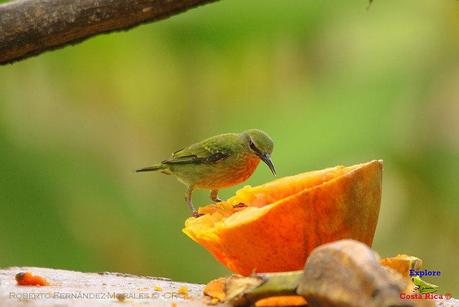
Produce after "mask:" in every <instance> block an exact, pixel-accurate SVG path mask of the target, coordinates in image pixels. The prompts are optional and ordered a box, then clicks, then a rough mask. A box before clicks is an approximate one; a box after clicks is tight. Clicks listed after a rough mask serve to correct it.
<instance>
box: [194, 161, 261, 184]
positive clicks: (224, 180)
mask: <svg viewBox="0 0 459 307" xmlns="http://www.w3.org/2000/svg"><path fill="white" fill-rule="evenodd" d="M258 163H260V159H259V158H258V157H256V156H252V155H247V156H242V157H232V158H229V159H226V160H225V161H222V163H221V164H220V163H218V164H219V165H217V164H216V165H214V166H213V168H214V171H212V172H210V173H209V176H204V177H206V178H204V177H203V178H202V180H200V181H201V182H199V183H197V186H198V187H201V188H206V189H219V188H224V187H229V186H233V185H236V184H239V183H241V182H244V181H246V180H247V179H248V178H249V177H250V176H251V175H252V174H253V172H254V171H255V169H256V168H257V166H258Z"/></svg>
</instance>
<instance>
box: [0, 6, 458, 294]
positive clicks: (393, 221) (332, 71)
mask: <svg viewBox="0 0 459 307" xmlns="http://www.w3.org/2000/svg"><path fill="white" fill-rule="evenodd" d="M366 7H367V1H365V0H358V1H357V0H355V1H299V0H295V1H288V2H284V1H274V0H272V1H242V0H232V1H221V2H219V3H214V4H211V5H207V6H204V7H200V8H198V9H194V10H191V11H188V12H186V13H184V14H182V15H179V16H175V17H172V18H170V19H168V20H165V21H161V22H158V23H153V24H149V25H144V26H141V27H138V28H135V29H133V30H131V31H128V32H120V33H114V34H109V35H102V36H98V37H96V38H93V39H90V40H88V41H86V42H84V43H82V44H80V45H77V46H74V47H67V48H65V49H62V50H58V51H54V52H48V53H45V54H43V55H41V56H38V57H35V58H31V59H28V60H25V61H22V62H19V63H15V64H13V65H8V66H4V67H1V68H0V102H1V103H0V174H1V176H0V244H1V248H0V266H1V267H5V266H19V265H33V266H45V267H55V268H66V269H75V270H83V271H121V272H130V273H138V274H148V275H154V276H165V277H170V278H173V279H176V280H182V281H189V282H206V281H208V280H210V279H211V278H214V277H217V276H222V275H224V274H228V271H226V269H225V268H224V267H223V266H222V265H220V264H219V263H217V262H216V260H214V259H213V258H212V257H211V256H210V255H209V254H208V253H207V252H206V251H204V250H203V248H201V247H200V246H198V245H197V244H195V243H194V242H192V241H191V240H190V239H188V238H187V237H186V236H185V235H184V234H183V233H182V232H181V229H182V226H183V222H184V220H185V219H186V218H187V217H188V216H189V214H190V212H189V210H188V208H187V207H186V205H185V203H184V201H183V194H184V191H185V190H184V186H182V185H181V184H180V183H179V182H177V181H176V180H175V179H174V177H172V176H164V175H162V174H135V173H133V170H134V169H136V168H138V167H142V166H147V165H149V164H151V163H152V162H156V161H159V160H162V159H164V158H166V157H168V156H169V154H170V153H171V152H173V151H175V150H176V149H179V148H181V147H183V146H184V145H187V144H189V143H192V142H195V141H199V140H201V139H202V138H205V137H208V136H212V135H215V134H218V133H223V132H229V131H234V132H238V131H242V130H244V129H247V128H253V127H256V128H260V129H263V130H266V131H267V132H268V133H269V134H270V135H271V136H272V137H273V139H274V140H275V145H276V146H275V150H274V154H273V159H274V162H275V164H276V166H277V169H278V173H279V175H280V176H284V175H291V174H296V173H299V172H303V171H307V170H313V169H320V168H325V167H329V166H334V165H337V164H354V163H359V162H363V161H367V160H371V159H383V160H384V183H383V201H382V207H381V212H380V219H379V223H378V228H377V232H376V235H375V242H374V246H373V247H374V248H375V249H376V250H377V251H378V252H379V253H380V254H381V255H382V256H392V255H395V254H397V253H408V254H413V255H416V256H418V257H420V258H422V259H423V260H424V263H425V268H429V269H432V270H440V271H441V272H442V276H441V277H440V278H435V279H432V278H431V279H429V278H427V280H428V281H431V282H434V283H436V284H438V285H440V289H441V290H440V292H441V293H444V292H451V293H453V294H455V295H456V296H457V295H459V265H458V263H457V258H458V255H459V244H458V237H459V227H458V224H459V207H458V206H459V190H458V173H459V56H458V55H459V2H457V1H454V0H442V1H439V0H411V1H395V0H386V1H379V0H376V1H375V2H374V3H373V5H372V6H371V8H370V9H369V10H366ZM271 179H272V176H271V175H270V172H269V170H268V169H267V167H265V166H264V165H260V167H259V168H258V170H257V171H256V173H255V174H254V176H252V178H250V179H249V180H248V182H247V184H251V185H257V184H260V183H263V182H265V181H268V180H271ZM240 187H241V186H237V187H234V188H230V189H226V190H223V191H222V193H221V196H223V197H229V196H230V195H232V193H234V191H235V190H236V189H238V188H240ZM208 202H209V201H208V198H207V192H204V191H198V192H197V193H195V204H205V203H208Z"/></svg>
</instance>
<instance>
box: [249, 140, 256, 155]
mask: <svg viewBox="0 0 459 307" xmlns="http://www.w3.org/2000/svg"><path fill="white" fill-rule="evenodd" d="M249 146H250V149H252V150H253V151H254V152H258V148H257V146H255V144H254V143H253V141H252V140H250V141H249Z"/></svg>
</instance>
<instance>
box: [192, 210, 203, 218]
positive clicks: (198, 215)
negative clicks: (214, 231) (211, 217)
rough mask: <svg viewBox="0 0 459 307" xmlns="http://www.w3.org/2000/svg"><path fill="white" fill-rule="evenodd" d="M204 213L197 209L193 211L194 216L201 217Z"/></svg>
mask: <svg viewBox="0 0 459 307" xmlns="http://www.w3.org/2000/svg"><path fill="white" fill-rule="evenodd" d="M203 215H204V214H203V213H199V212H198V211H197V210H196V211H193V214H192V216H193V217H200V216H203Z"/></svg>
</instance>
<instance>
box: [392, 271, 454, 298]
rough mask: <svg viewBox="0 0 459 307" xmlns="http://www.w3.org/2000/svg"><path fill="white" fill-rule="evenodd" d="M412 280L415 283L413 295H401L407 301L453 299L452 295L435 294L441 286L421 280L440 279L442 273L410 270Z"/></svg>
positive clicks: (403, 293)
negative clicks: (433, 277)
mask: <svg viewBox="0 0 459 307" xmlns="http://www.w3.org/2000/svg"><path fill="white" fill-rule="evenodd" d="M409 272H410V278H411V282H412V283H413V292H412V293H405V292H401V293H400V298H401V299H405V300H420V299H426V300H433V299H446V300H449V299H451V298H452V294H451V293H445V294H439V293H435V292H437V291H438V290H439V286H437V285H434V284H432V283H429V282H427V281H424V280H422V279H421V277H424V276H435V277H438V276H440V275H441V272H440V271H431V270H422V271H417V270H414V269H410V271H409Z"/></svg>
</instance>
